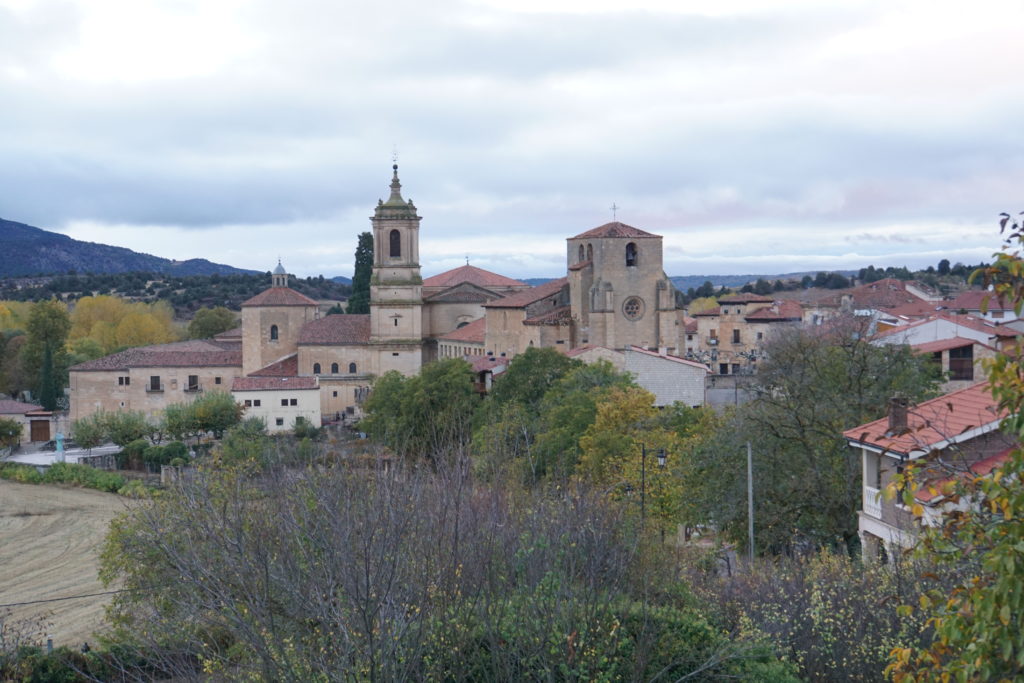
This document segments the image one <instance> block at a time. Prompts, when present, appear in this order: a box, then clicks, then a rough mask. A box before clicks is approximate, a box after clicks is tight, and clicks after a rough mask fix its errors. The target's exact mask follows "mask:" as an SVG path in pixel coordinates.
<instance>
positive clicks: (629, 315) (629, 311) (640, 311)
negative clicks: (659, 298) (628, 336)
mask: <svg viewBox="0 0 1024 683" xmlns="http://www.w3.org/2000/svg"><path fill="white" fill-rule="evenodd" d="M622 314H623V315H624V316H626V319H627V320H639V319H640V318H642V317H643V315H644V300H643V299H641V298H640V297H638V296H631V297H629V298H628V299H626V300H625V301H623V302H622Z"/></svg>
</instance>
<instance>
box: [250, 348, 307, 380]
mask: <svg viewBox="0 0 1024 683" xmlns="http://www.w3.org/2000/svg"><path fill="white" fill-rule="evenodd" d="M298 374H299V354H297V353H293V354H292V355H290V356H285V357H284V358H282V359H281V360H279V361H275V362H273V363H271V364H270V365H268V366H266V367H263V368H260V369H259V370H256V371H255V372H250V373H249V377H295V376H297V375H298Z"/></svg>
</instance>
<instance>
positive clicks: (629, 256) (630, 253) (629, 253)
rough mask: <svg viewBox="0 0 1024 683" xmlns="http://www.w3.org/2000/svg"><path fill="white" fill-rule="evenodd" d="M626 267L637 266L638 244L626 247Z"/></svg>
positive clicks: (633, 243) (634, 243)
mask: <svg viewBox="0 0 1024 683" xmlns="http://www.w3.org/2000/svg"><path fill="white" fill-rule="evenodd" d="M626 265H627V266H635V265H636V242H630V243H629V244H627V245H626Z"/></svg>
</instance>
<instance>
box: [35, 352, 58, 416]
mask: <svg viewBox="0 0 1024 683" xmlns="http://www.w3.org/2000/svg"><path fill="white" fill-rule="evenodd" d="M57 381H58V380H57V377H56V376H55V372H54V368H53V350H52V349H51V348H50V347H49V346H46V347H45V348H44V349H43V367H42V368H40V369H39V384H37V385H36V386H37V387H38V389H37V391H38V400H39V405H41V406H42V407H43V408H44V409H46V410H57Z"/></svg>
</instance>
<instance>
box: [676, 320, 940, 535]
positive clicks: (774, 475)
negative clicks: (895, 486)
mask: <svg viewBox="0 0 1024 683" xmlns="http://www.w3.org/2000/svg"><path fill="white" fill-rule="evenodd" d="M765 352H766V356H767V358H766V360H765V361H763V362H759V363H758V365H759V367H758V374H757V375H756V376H755V378H754V383H753V384H752V385H751V387H750V391H751V392H752V394H753V397H754V398H753V400H752V401H750V402H749V403H747V404H745V405H742V406H740V407H739V408H738V409H737V410H736V412H735V414H734V415H733V416H732V417H731V419H729V420H728V422H727V423H726V424H725V425H724V426H723V428H722V429H721V430H719V432H718V434H717V437H716V439H715V442H714V445H713V446H712V447H710V448H707V449H704V450H700V451H698V452H697V453H696V456H695V457H696V458H697V470H698V471H699V472H701V473H702V475H703V476H704V481H705V484H704V486H703V487H702V489H701V490H700V492H699V494H698V495H699V496H700V497H701V499H702V500H703V502H704V505H705V506H706V509H707V510H708V514H709V515H710V516H711V519H709V520H707V521H712V522H715V523H716V524H718V525H719V526H720V527H721V528H723V529H724V530H725V531H726V533H727V534H728V535H729V536H731V537H732V538H733V539H735V540H736V541H737V542H740V543H744V542H745V540H746V524H747V512H746V506H745V504H744V501H745V498H746V452H745V451H746V449H745V443H746V442H748V441H750V442H752V443H753V445H754V449H753V452H754V479H755V483H754V488H755V506H756V508H755V515H754V516H755V531H756V542H757V546H758V548H760V549H762V550H765V549H768V550H775V551H783V550H786V549H788V548H791V547H792V544H793V543H794V541H803V542H809V543H811V544H813V545H816V546H830V545H836V546H842V547H844V548H847V549H853V548H854V547H855V546H856V544H857V542H858V537H857V510H858V509H859V508H860V503H861V483H860V476H861V463H860V460H859V458H857V457H856V456H855V455H854V453H853V451H852V450H851V449H849V448H847V446H846V442H845V441H844V440H843V439H842V432H843V430H844V429H849V428H851V427H855V426H856V425H859V424H863V423H865V422H869V421H871V420H874V419H877V418H879V417H881V416H882V415H883V414H884V410H885V406H886V405H887V401H888V399H889V398H891V397H892V396H894V395H897V394H900V395H903V396H907V397H908V398H910V399H911V400H913V401H916V400H920V399H922V398H925V397H930V396H931V395H932V394H933V392H934V391H935V387H936V384H937V376H936V372H935V370H934V367H932V366H931V364H930V363H929V362H928V361H927V360H926V359H925V358H923V357H921V356H918V355H916V354H915V353H914V352H913V351H912V350H911V349H910V348H909V347H907V346H876V345H874V344H872V343H870V341H869V339H868V338H867V335H866V323H865V322H864V321H860V320H858V319H856V318H852V317H851V318H845V319H843V318H841V319H837V320H834V321H832V322H831V324H830V325H827V326H822V327H817V328H810V329H802V328H793V329H791V330H788V331H786V332H784V333H781V334H779V335H778V336H776V337H774V338H773V339H772V340H771V341H770V342H769V343H768V344H766V346H765ZM699 484H700V481H699V480H698V481H697V482H695V485H699Z"/></svg>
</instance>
